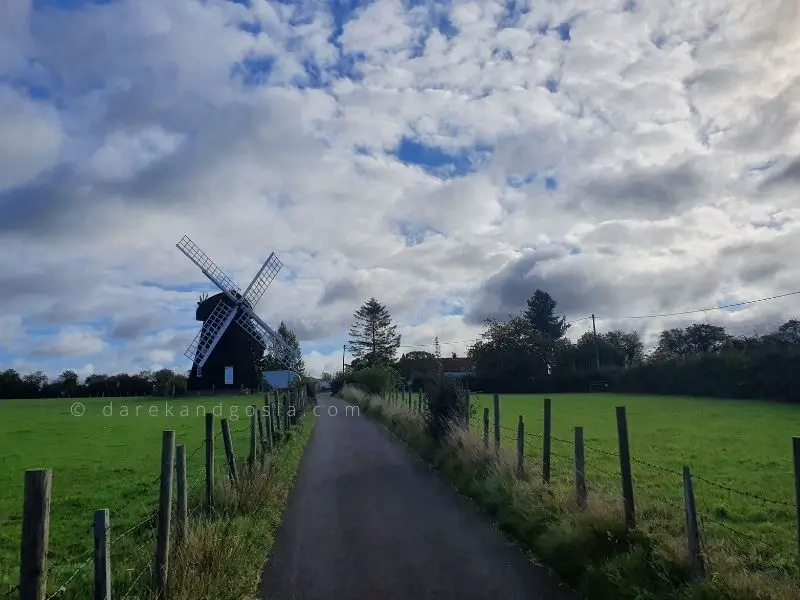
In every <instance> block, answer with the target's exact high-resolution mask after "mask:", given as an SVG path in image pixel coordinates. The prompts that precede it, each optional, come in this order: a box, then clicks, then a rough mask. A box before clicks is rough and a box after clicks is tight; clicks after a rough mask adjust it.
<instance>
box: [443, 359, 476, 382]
mask: <svg viewBox="0 0 800 600" xmlns="http://www.w3.org/2000/svg"><path fill="white" fill-rule="evenodd" d="M441 361H442V375H444V376H445V377H452V378H454V379H460V378H462V377H467V376H468V375H471V374H472V359H471V358H457V357H455V356H453V357H451V358H442V359H441Z"/></svg>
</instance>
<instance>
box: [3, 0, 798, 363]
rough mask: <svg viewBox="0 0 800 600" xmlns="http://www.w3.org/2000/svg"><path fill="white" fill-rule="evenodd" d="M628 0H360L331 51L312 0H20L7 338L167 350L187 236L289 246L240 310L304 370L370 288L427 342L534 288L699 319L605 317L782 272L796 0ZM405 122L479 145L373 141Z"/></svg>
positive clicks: (792, 211)
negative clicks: (86, 0) (461, 160)
mask: <svg viewBox="0 0 800 600" xmlns="http://www.w3.org/2000/svg"><path fill="white" fill-rule="evenodd" d="M627 4H628V3H626V2H622V1H618V2H611V3H600V2H596V1H590V0H570V1H568V2H536V3H527V5H526V6H527V9H528V10H527V12H525V13H524V14H523V13H521V14H518V15H507V14H506V11H505V8H504V3H500V2H493V1H489V0H486V1H484V2H455V3H453V4H452V7H451V8H448V7H447V6H444V5H442V6H439V5H437V6H433V5H430V6H428V5H420V6H417V7H416V8H413V9H410V10H406V9H405V8H404V4H403V3H402V2H399V1H397V0H386V1H383V0H381V1H376V2H373V3H369V4H368V5H367V6H366V7H365V8H362V9H359V10H357V11H355V12H354V13H353V14H351V15H349V17H350V18H349V20H347V21H346V22H345V23H344V24H343V28H342V35H341V36H339V38H338V42H337V43H338V44H339V46H340V47H341V50H342V51H344V52H345V53H350V54H349V55H347V56H345V60H344V62H342V63H339V54H340V48H339V47H337V45H336V44H334V43H333V42H332V41H330V39H329V38H330V36H331V35H332V34H334V33H335V30H334V28H335V19H334V18H333V15H332V14H331V13H330V12H329V11H328V10H327V9H326V8H323V7H322V6H321V5H318V4H315V3H295V4H293V5H291V6H290V5H286V4H282V3H277V2H267V1H266V0H259V1H257V2H253V3H252V8H248V7H246V6H243V5H241V4H237V3H232V2H225V1H222V0H214V1H211V2H206V3H197V2H190V1H189V0H181V1H178V2H172V3H167V4H165V3H163V2H157V1H156V0H144V1H138V2H133V1H130V0H123V1H120V2H115V3H110V4H106V5H102V6H87V7H82V8H80V9H78V10H73V11H69V12H64V11H58V10H56V9H53V8H50V9H46V10H40V9H37V10H33V9H31V8H30V6H29V4H27V3H14V7H13V11H12V12H11V13H7V14H4V17H7V18H0V79H2V80H3V81H4V82H13V85H14V87H13V88H12V87H9V85H11V84H10V83H4V84H3V87H1V88H0V108H2V109H3V110H0V134H2V135H0V165H2V166H0V214H2V219H0V255H2V256H4V257H8V256H13V257H14V260H13V261H6V262H5V263H4V265H3V267H4V268H3V270H2V272H0V311H2V313H3V314H6V315H18V316H19V317H20V319H21V320H14V321H13V328H12V327H11V325H9V324H8V323H11V321H9V320H8V319H6V321H5V323H6V325H5V330H6V331H9V330H13V333H14V335H13V336H9V335H6V336H5V337H3V336H2V335H0V344H3V345H4V346H7V347H8V348H10V349H11V350H12V351H13V356H14V357H15V359H16V360H18V361H23V362H24V363H25V364H31V365H35V364H40V360H41V359H40V358H39V355H40V354H42V352H46V353H47V357H46V360H45V363H46V364H44V366H45V367H47V368H48V369H51V370H59V369H62V367H64V368H66V367H67V366H69V365H70V364H71V362H70V361H72V360H73V358H71V357H74V356H80V357H82V360H83V361H84V363H85V364H87V363H88V364H90V365H92V366H93V368H95V369H96V371H97V372H102V371H104V370H114V369H135V368H147V367H150V366H152V365H167V366H178V367H180V366H186V365H185V361H184V359H183V357H182V352H183V349H184V347H185V345H186V344H187V343H188V341H189V340H190V339H191V336H192V335H193V334H194V333H195V331H196V328H197V326H198V325H199V324H198V323H197V322H196V321H195V320H194V309H195V304H194V302H195V300H196V296H197V294H198V293H199V292H200V291H203V290H204V289H207V288H206V287H205V282H204V278H203V277H202V275H200V274H199V273H198V272H197V270H196V269H195V268H194V266H193V265H191V264H190V263H189V262H188V261H187V260H186V259H185V258H184V257H183V256H182V255H180V254H179V253H178V252H177V251H176V250H175V248H174V243H175V242H176V241H177V240H178V238H180V236H181V235H183V234H184V233H187V234H189V235H190V236H191V237H192V238H193V239H195V241H197V242H198V243H199V244H200V245H201V247H202V248H203V249H204V250H205V251H206V252H207V253H208V254H209V255H210V256H211V257H212V258H213V259H214V260H215V261H216V262H217V263H218V264H219V265H220V266H221V267H222V268H223V269H224V270H225V271H226V272H228V274H229V275H231V276H232V277H233V278H234V279H235V280H236V281H237V282H239V283H240V285H246V283H247V281H249V278H250V277H251V276H252V275H253V274H254V272H255V270H256V269H257V268H258V266H259V265H260V262H261V261H263V259H264V258H265V256H266V254H268V252H269V251H270V250H272V249H275V250H277V251H278V253H279V255H280V257H281V258H282V260H283V261H284V263H285V265H286V266H285V274H284V275H283V276H282V278H280V279H279V281H276V282H275V283H274V284H273V287H272V288H271V289H270V290H269V291H268V293H267V294H266V296H265V298H264V300H263V302H262V304H261V305H260V306H259V311H260V314H262V316H264V318H265V319H266V320H267V321H268V322H270V323H274V324H276V325H277V322H279V321H280V320H281V319H284V320H286V321H287V322H289V323H291V324H292V325H293V326H295V327H296V328H297V329H298V331H300V332H301V334H302V336H301V337H302V338H303V345H304V348H305V350H306V362H307V364H308V365H309V367H310V368H311V370H312V371H318V370H321V369H323V368H325V369H332V368H335V367H336V366H337V365H339V364H340V358H338V356H337V353H336V352H333V353H332V354H327V349H328V348H330V347H332V346H335V345H337V344H339V343H340V342H341V341H342V340H341V337H342V336H343V335H344V334H345V332H346V330H347V327H348V326H349V324H350V320H351V315H352V312H353V311H354V310H355V309H356V308H357V306H358V304H360V303H361V302H362V301H364V300H365V299H366V298H368V297H369V296H370V295H375V296H376V297H378V299H379V300H381V301H382V302H385V303H387V304H388V305H389V307H390V309H391V310H392V314H393V315H394V316H395V318H396V320H397V321H398V322H399V324H400V332H401V333H402V334H403V342H404V344H406V343H408V344H412V343H415V344H416V343H431V342H432V341H433V337H434V336H436V335H439V337H440V339H441V340H442V341H453V340H455V341H458V340H461V339H470V338H473V337H475V336H476V335H477V333H478V332H479V331H480V327H479V326H478V323H479V321H480V320H481V319H482V318H483V317H485V316H488V315H489V314H492V313H494V312H497V311H499V312H500V314H502V313H503V312H506V313H507V312H509V311H511V310H516V309H518V308H519V307H520V306H521V302H522V301H524V298H525V297H526V296H529V295H531V294H532V293H533V291H534V289H535V287H536V286H540V287H543V288H544V289H547V290H548V291H551V293H553V294H554V296H555V297H556V300H557V301H558V302H559V307H561V308H562V309H563V310H565V311H566V312H567V314H568V316H569V318H579V317H583V316H585V315H586V314H590V313H592V312H594V313H596V314H597V315H598V318H599V319H600V320H599V321H598V323H599V325H600V327H601V328H603V327H611V326H615V327H616V326H620V327H639V328H641V330H642V332H643V333H645V334H646V335H647V336H651V337H652V335H653V334H654V332H657V330H658V329H659V328H660V327H662V326H666V324H667V323H669V324H675V323H681V322H686V319H693V318H694V316H689V317H685V318H684V319H683V320H681V319H680V318H679V319H677V320H675V321H674V320H670V319H666V320H664V319H661V320H659V319H653V320H641V321H619V320H613V319H615V318H617V317H622V316H628V315H637V314H651V313H655V312H670V311H677V310H681V309H686V308H695V307H698V306H713V305H715V304H719V303H724V302H726V301H730V300H748V299H751V298H757V297H762V296H768V295H771V294H774V293H781V292H785V291H789V290H792V289H794V288H795V287H796V286H797V283H796V282H797V281H798V280H800V267H798V266H797V265H796V262H795V261H793V260H792V259H791V257H792V256H794V255H796V253H797V251H798V250H799V249H800V248H797V241H796V240H797V239H798V237H797V233H798V222H800V221H798V217H800V214H798V213H799V212H800V211H799V210H798V208H797V202H796V197H797V186H798V184H800V167H798V165H800V160H799V159H798V156H800V133H798V132H800V128H798V127H797V124H798V122H799V121H800V112H798V108H797V107H798V106H800V103H798V100H800V97H799V96H798V94H800V84H798V82H799V81H800V67H797V65H796V60H794V59H795V57H796V56H797V53H798V51H800V36H798V35H797V33H796V32H797V31H798V24H800V23H798V21H799V20H800V17H799V16H798V11H797V6H796V3H794V2H791V1H789V0H770V1H768V2H755V0H736V1H734V0H709V1H708V2H705V3H702V4H700V5H698V4H697V3H689V1H688V0H679V1H677V2H670V3H666V2H655V3H638V5H637V8H636V9H635V10H625V8H624V7H625V6H626V5H627ZM501 21H502V22H503V23H504V24H503V25H502V26H498V22H501ZM565 22H569V23H570V40H569V41H564V40H562V39H560V35H559V33H558V32H557V31H556V28H557V27H558V26H559V25H561V24H563V23H565ZM240 23H249V25H248V27H246V28H245V29H247V30H244V29H242V28H240V27H238V25H239V24H240ZM447 23H450V25H449V26H448V25H447ZM255 24H258V27H256V26H255ZM437 27H441V28H442V32H440V31H439V30H438V29H437ZM67 31H68V32H70V33H69V35H67V34H66V33H65V32H67ZM562 32H563V30H562ZM243 61H246V62H243ZM308 64H314V65H316V71H315V72H309V73H306V72H305V70H304V65H308ZM243 65H246V66H244V67H243ZM267 65H271V70H269V69H267V70H266V71H265V72H262V73H256V72H255V68H256V67H259V68H260V67H264V68H266V67H267ZM247 69H249V71H248V70H247ZM346 75H352V78H348V77H346ZM248 77H251V78H252V79H253V80H257V81H259V82H261V85H259V86H248V85H245V82H246V81H247V80H248V79H247V78H248ZM317 83H319V84H322V85H319V86H317V87H316V89H315V84H317ZM548 88H549V89H548ZM42 90H44V92H42ZM34 92H35V93H34ZM33 96H35V97H36V99H33ZM404 137H405V138H407V139H410V140H413V141H415V142H416V143H418V144H422V145H426V146H428V147H436V148H437V150H436V152H434V151H432V150H431V151H429V153H428V155H427V158H428V160H429V161H433V162H436V161H437V160H439V161H440V162H441V161H445V160H446V156H445V155H446V154H449V155H451V156H467V155H477V154H478V153H479V152H486V153H490V156H489V158H488V159H487V160H485V161H484V162H481V163H479V164H477V166H475V167H474V170H475V172H474V173H471V174H469V175H468V176H465V177H463V178H451V179H445V178H442V177H437V176H436V175H433V174H430V173H429V172H426V170H425V169H423V168H421V167H419V166H414V165H407V164H403V163H401V162H400V161H399V160H398V158H397V157H396V156H395V155H393V154H391V153H387V151H390V150H393V149H394V148H395V147H396V145H397V144H398V143H399V142H400V140H401V139H403V138H404ZM437 157H438V158H437ZM417 158H418V159H420V157H419V156H418V157H417ZM546 178H551V179H550V185H549V188H552V189H548V186H547V185H546V184H545V181H546ZM509 180H514V181H517V182H518V184H515V185H516V187H509V186H508V185H507V183H508V181H509ZM519 182H522V183H521V184H520V183H519ZM524 182H527V183H524ZM406 239H408V240H412V241H413V243H415V244H416V245H411V246H409V245H407V241H406ZM576 249H579V250H580V253H578V254H576V253H575V252H574V251H575V250H576ZM153 284H157V285H162V286H169V287H170V288H172V289H176V288H177V289H181V290H187V291H180V292H170V291H165V290H159V289H158V288H156V287H153ZM194 286H196V287H197V289H195V288H194ZM454 308H459V309H461V310H463V311H464V312H465V313H466V315H467V316H468V318H466V319H465V318H463V317H460V316H448V315H449V313H451V312H453V309H454ZM792 314H793V304H792V303H791V302H787V301H775V302H774V303H764V304H763V305H753V306H752V307H749V308H747V309H746V310H743V311H740V312H737V313H733V314H725V313H721V312H717V313H714V315H715V316H714V318H718V319H720V322H724V323H725V324H727V325H730V326H731V327H732V328H733V327H751V326H754V325H755V324H759V323H760V324H764V323H772V322H773V321H776V320H780V319H781V318H788V317H789V316H792ZM42 326H48V327H56V330H55V333H54V334H53V336H52V337H51V338H49V339H46V340H40V339H37V338H34V337H29V338H26V336H32V335H33V334H32V333H30V332H31V331H37V330H36V328H37V327H42ZM581 326H583V323H582V324H581ZM577 327H578V325H577V324H576V328H577ZM10 328H11V329H10ZM322 350H324V352H322ZM444 350H447V347H446V346H443V351H444ZM463 350H464V348H462V347H459V348H458V352H459V353H461V352H462V351H463ZM321 352H322V353H321ZM34 353H38V354H34ZM10 355H11V354H9V356H10ZM42 357H43V355H42ZM83 357H85V358H83ZM0 358H2V355H0ZM43 358H44V357H43ZM9 360H10V359H9ZM62 363H63V364H62ZM71 366H72V367H75V365H71Z"/></svg>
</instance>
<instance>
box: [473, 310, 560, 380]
mask: <svg viewBox="0 0 800 600" xmlns="http://www.w3.org/2000/svg"><path fill="white" fill-rule="evenodd" d="M485 325H486V331H485V332H484V333H483V334H482V336H481V340H479V341H478V342H476V343H475V344H474V345H473V346H472V347H471V348H470V349H469V357H470V358H471V359H472V360H473V361H474V363H475V378H476V379H478V380H481V381H483V382H485V384H484V385H486V386H487V387H491V388H495V389H500V387H501V386H503V385H511V386H517V387H518V388H520V389H522V388H524V386H525V385H527V384H529V383H530V382H531V381H532V380H533V379H535V378H536V377H541V376H543V373H542V365H544V364H545V360H544V357H543V355H542V351H543V347H542V345H540V344H538V341H539V336H541V334H540V333H538V332H532V331H531V328H530V324H529V322H528V320H527V319H526V318H525V317H524V316H523V315H518V316H516V317H511V318H510V319H509V320H508V321H505V322H503V323H501V322H499V321H497V320H495V319H487V320H486V321H485Z"/></svg>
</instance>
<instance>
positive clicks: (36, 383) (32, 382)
mask: <svg viewBox="0 0 800 600" xmlns="http://www.w3.org/2000/svg"><path fill="white" fill-rule="evenodd" d="M22 383H23V384H24V390H25V392H24V393H25V395H26V396H27V397H36V396H40V395H41V394H42V390H44V387H45V386H46V385H47V375H45V374H44V372H43V371H36V372H35V373H29V374H28V375H25V377H23V378H22Z"/></svg>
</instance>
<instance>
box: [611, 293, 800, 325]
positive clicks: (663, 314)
mask: <svg viewBox="0 0 800 600" xmlns="http://www.w3.org/2000/svg"><path fill="white" fill-rule="evenodd" d="M798 294H800V290H797V291H795V292H789V293H787V294H779V295H777V296H769V297H767V298H759V299H758V300H747V301H745V302H735V303H734V304H725V305H723V306H713V307H711V308H696V309H694V310H682V311H680V312H673V313H662V314H659V315H639V316H635V317H616V318H609V319H607V320H608V321H627V320H629V319H655V318H658V317H676V316H679V315H691V314H694V313H701V312H707V311H709V310H725V309H726V308H736V307H737V306H746V305H748V304H755V303H757V302H766V301H767V300H777V299H778V298H786V297H788V296H796V295H798Z"/></svg>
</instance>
